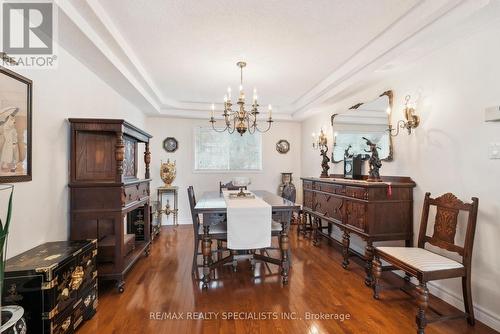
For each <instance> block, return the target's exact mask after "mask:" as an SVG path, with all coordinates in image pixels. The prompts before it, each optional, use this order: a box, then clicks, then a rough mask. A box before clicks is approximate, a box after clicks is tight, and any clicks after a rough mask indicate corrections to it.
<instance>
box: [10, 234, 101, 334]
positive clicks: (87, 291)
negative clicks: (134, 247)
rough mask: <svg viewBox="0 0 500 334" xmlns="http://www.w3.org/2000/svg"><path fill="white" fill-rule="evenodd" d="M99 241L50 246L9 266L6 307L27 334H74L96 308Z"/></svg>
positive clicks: (45, 246) (39, 249)
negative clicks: (19, 312)
mask: <svg viewBox="0 0 500 334" xmlns="http://www.w3.org/2000/svg"><path fill="white" fill-rule="evenodd" d="M96 255H97V244H96V240H83V241H57V242H48V243H45V244H42V245H40V246H37V247H35V248H33V249H31V250H29V251H26V252H24V253H22V254H19V255H17V256H15V257H13V258H11V259H9V260H7V264H6V269H5V281H4V290H3V296H2V297H3V298H2V300H3V304H4V305H10V304H16V305H20V306H22V307H23V308H24V314H25V319H26V322H27V325H28V333H43V334H46V333H57V334H60V333H72V332H73V331H74V330H75V329H76V328H77V327H78V326H79V325H80V324H81V322H82V321H83V320H87V319H89V318H91V317H92V316H93V314H94V313H95V309H96V307H97V267H96Z"/></svg>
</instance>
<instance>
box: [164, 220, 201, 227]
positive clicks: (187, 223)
mask: <svg viewBox="0 0 500 334" xmlns="http://www.w3.org/2000/svg"><path fill="white" fill-rule="evenodd" d="M177 223H178V224H179V225H190V224H193V221H192V220H191V219H189V218H184V219H182V218H179V219H178V221H177ZM172 225H173V223H172V222H170V221H169V222H168V223H167V224H165V223H164V221H163V222H162V224H161V226H172Z"/></svg>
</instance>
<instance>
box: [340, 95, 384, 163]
mask: <svg viewBox="0 0 500 334" xmlns="http://www.w3.org/2000/svg"><path fill="white" fill-rule="evenodd" d="M392 100H393V98H392V91H387V92H385V93H383V94H382V95H380V96H379V97H378V98H376V99H375V100H373V101H370V102H366V103H358V104H356V105H354V106H352V107H351V108H349V109H348V110H347V111H346V112H343V113H338V114H333V115H332V118H331V122H332V127H333V133H334V141H333V150H332V162H341V161H343V160H344V156H345V152H346V150H347V149H348V148H349V153H350V154H353V155H358V154H363V155H367V154H368V153H367V152H366V151H365V150H366V149H367V145H366V141H365V140H364V139H363V137H366V138H368V139H370V141H372V142H374V143H377V146H378V148H379V156H380V158H381V159H382V160H385V161H390V160H392V138H391V136H390V133H389V132H388V131H387V129H388V128H389V123H390V113H391V110H392ZM366 158H367V156H366Z"/></svg>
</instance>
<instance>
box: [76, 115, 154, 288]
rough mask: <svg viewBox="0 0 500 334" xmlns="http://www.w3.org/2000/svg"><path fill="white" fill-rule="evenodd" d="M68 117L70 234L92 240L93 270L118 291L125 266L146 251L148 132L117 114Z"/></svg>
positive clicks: (148, 213) (147, 253)
mask: <svg viewBox="0 0 500 334" xmlns="http://www.w3.org/2000/svg"><path fill="white" fill-rule="evenodd" d="M69 122H70V125H71V155H70V182H69V189H70V211H71V228H70V238H71V240H82V239H97V240H98V241H97V243H98V252H97V262H98V276H99V278H101V279H111V280H116V281H117V285H116V286H117V289H118V291H120V292H123V291H124V276H125V274H126V273H127V271H128V270H129V269H130V268H131V267H132V266H133V264H134V263H135V262H136V261H137V260H138V259H139V258H140V257H141V255H142V254H145V255H146V256H147V255H149V249H150V243H151V234H150V212H149V210H150V209H149V195H150V181H151V180H150V175H149V163H150V160H151V156H150V152H149V140H150V138H151V136H150V135H149V134H148V133H146V132H144V131H142V130H140V129H139V128H137V127H135V126H133V125H132V124H130V123H127V122H126V121H124V120H121V119H69ZM140 148H144V152H143V154H142V155H143V159H142V157H141V159H140V158H139V149H140ZM139 160H143V161H144V162H143V164H144V168H143V169H144V172H145V175H144V178H142V179H141V178H139V177H138V169H139V165H140V164H142V162H139Z"/></svg>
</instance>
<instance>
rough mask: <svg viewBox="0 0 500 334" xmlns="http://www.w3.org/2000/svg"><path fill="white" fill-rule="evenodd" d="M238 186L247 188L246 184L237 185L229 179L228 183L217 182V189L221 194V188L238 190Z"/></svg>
mask: <svg viewBox="0 0 500 334" xmlns="http://www.w3.org/2000/svg"><path fill="white" fill-rule="evenodd" d="M240 188H243V189H245V190H247V186H243V187H237V186H235V185H234V184H233V182H232V181H230V182H228V183H222V182H219V191H220V193H221V194H222V191H223V190H240Z"/></svg>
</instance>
